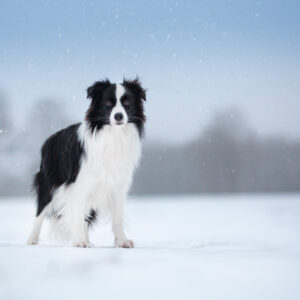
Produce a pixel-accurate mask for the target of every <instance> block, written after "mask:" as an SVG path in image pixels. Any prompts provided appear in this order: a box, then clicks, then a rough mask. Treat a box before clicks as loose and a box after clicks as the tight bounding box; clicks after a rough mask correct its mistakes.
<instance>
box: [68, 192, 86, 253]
mask: <svg viewBox="0 0 300 300" xmlns="http://www.w3.org/2000/svg"><path fill="white" fill-rule="evenodd" d="M68 196H69V197H68V199H67V200H68V202H67V205H66V212H65V213H66V220H67V223H68V227H69V229H70V233H71V239H72V243H73V245H74V246H75V247H82V248H87V247H90V244H89V241H88V237H87V232H86V224H85V215H86V201H85V198H84V197H82V194H80V193H76V192H75V191H73V192H72V193H70V194H69V195H68Z"/></svg>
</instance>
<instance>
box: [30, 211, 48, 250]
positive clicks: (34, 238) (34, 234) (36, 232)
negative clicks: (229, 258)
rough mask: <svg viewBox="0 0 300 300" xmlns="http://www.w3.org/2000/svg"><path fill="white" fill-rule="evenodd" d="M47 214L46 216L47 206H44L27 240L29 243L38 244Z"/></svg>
mask: <svg viewBox="0 0 300 300" xmlns="http://www.w3.org/2000/svg"><path fill="white" fill-rule="evenodd" d="M45 216H46V208H44V209H43V211H42V212H41V213H40V214H39V215H38V216H37V217H36V218H35V220H34V222H33V226H32V229H31V233H30V235H29V238H28V240H27V245H36V244H38V242H39V236H40V232H41V228H42V225H43V221H44V219H45Z"/></svg>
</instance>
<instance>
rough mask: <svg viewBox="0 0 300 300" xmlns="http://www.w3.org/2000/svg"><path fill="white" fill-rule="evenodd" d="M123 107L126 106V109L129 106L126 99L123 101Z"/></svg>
mask: <svg viewBox="0 0 300 300" xmlns="http://www.w3.org/2000/svg"><path fill="white" fill-rule="evenodd" d="M123 105H124V106H126V107H128V106H129V105H130V102H129V100H128V99H124V101H123Z"/></svg>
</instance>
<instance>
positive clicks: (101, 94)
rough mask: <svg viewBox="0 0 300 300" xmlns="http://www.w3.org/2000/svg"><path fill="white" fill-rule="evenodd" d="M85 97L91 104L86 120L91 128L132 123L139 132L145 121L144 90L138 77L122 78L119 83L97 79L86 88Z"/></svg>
mask: <svg viewBox="0 0 300 300" xmlns="http://www.w3.org/2000/svg"><path fill="white" fill-rule="evenodd" d="M87 97H88V98H90V99H91V104H90V107H89V109H88V111H87V114H86V120H87V121H88V122H89V124H90V127H91V129H92V130H94V129H100V128H102V126H103V125H111V126H124V125H126V124H128V123H134V124H136V125H137V127H138V129H139V131H140V132H141V130H142V127H143V123H144V122H145V115H144V106H143V100H146V91H145V89H144V88H143V87H142V86H141V83H140V81H139V79H138V78H136V79H134V80H127V79H124V80H123V83H120V84H114V83H110V81H109V80H108V79H106V80H102V81H97V82H95V83H94V84H93V85H92V86H90V87H89V88H88V89H87Z"/></svg>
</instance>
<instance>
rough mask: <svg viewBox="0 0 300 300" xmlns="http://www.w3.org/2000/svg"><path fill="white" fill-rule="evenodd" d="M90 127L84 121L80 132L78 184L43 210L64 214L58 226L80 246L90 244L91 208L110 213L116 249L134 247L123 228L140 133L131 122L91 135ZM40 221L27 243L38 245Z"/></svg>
mask: <svg viewBox="0 0 300 300" xmlns="http://www.w3.org/2000/svg"><path fill="white" fill-rule="evenodd" d="M117 91H120V89H117ZM120 95H121V93H120V94H119V96H118V98H117V99H118V101H119V99H120ZM118 109H119V108H118ZM87 126H88V125H87V124H86V122H83V123H82V124H81V126H80V127H79V129H78V137H79V140H80V141H81V143H82V145H83V147H84V150H85V156H84V157H83V159H82V162H81V167H80V171H79V173H78V176H77V179H76V181H75V182H74V183H73V184H71V185H70V186H68V187H66V186H65V185H63V186H61V187H60V188H59V189H58V190H57V191H56V193H55V195H54V197H53V200H52V202H51V203H50V204H49V205H48V207H47V208H46V209H44V211H45V212H47V213H49V212H50V211H51V209H54V210H55V211H58V212H59V214H62V215H63V217H62V218H60V219H59V220H58V221H57V222H58V223H59V224H56V225H60V226H59V227H60V231H62V232H63V233H66V234H67V235H69V237H70V238H71V240H72V242H73V244H74V245H75V246H79V247H88V246H89V245H90V244H89V237H88V230H87V226H86V222H85V221H84V219H85V217H86V215H87V214H88V213H89V211H90V209H91V208H93V209H98V210H100V211H101V212H108V213H109V214H111V218H112V230H113V233H114V236H115V244H116V246H119V247H128V248H131V247H133V245H134V244H133V242H132V241H131V240H128V238H127V237H126V235H125V233H124V228H123V224H124V204H125V200H126V195H127V192H128V189H129V187H130V184H131V181H132V175H133V171H134V169H135V167H136V166H137V163H138V161H139V158H140V153H141V142H140V138H139V135H138V131H137V129H136V127H135V126H134V125H133V124H132V123H127V124H124V125H122V126H118V125H105V126H104V127H103V128H102V129H101V130H100V131H94V133H93V134H92V133H91V131H90V130H89V129H88V128H87ZM41 218H44V216H43V217H40V216H39V217H38V218H37V220H36V224H35V225H34V229H33V231H32V234H31V237H30V239H29V241H28V243H30V244H33V243H37V240H38V235H39V229H40V226H41V223H42V221H43V220H42V219H41Z"/></svg>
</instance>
